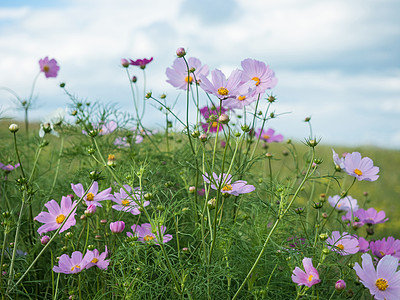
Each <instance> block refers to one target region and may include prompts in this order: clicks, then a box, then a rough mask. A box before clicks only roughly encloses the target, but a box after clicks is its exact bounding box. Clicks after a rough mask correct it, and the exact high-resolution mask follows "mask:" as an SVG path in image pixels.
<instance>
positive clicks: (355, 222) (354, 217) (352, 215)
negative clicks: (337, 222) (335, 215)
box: [342, 209, 365, 228]
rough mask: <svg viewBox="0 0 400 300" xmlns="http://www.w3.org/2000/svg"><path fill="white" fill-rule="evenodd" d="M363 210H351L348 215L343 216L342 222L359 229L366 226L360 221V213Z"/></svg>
mask: <svg viewBox="0 0 400 300" xmlns="http://www.w3.org/2000/svg"><path fill="white" fill-rule="evenodd" d="M361 211H363V209H358V210H356V211H352V210H349V211H347V213H346V214H345V215H344V216H342V221H343V222H345V223H347V224H348V225H351V226H353V228H359V227H362V226H364V225H365V223H364V222H363V220H361V219H360V213H361Z"/></svg>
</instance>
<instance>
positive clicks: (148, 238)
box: [143, 234, 154, 242]
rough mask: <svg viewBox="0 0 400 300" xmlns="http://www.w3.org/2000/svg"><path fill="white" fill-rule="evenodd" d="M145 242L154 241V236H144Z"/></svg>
mask: <svg viewBox="0 0 400 300" xmlns="http://www.w3.org/2000/svg"><path fill="white" fill-rule="evenodd" d="M143 239H144V240H145V241H146V242H148V241H152V240H154V236H151V235H148V234H146V235H145V236H144V238H143Z"/></svg>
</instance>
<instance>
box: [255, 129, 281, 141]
mask: <svg viewBox="0 0 400 300" xmlns="http://www.w3.org/2000/svg"><path fill="white" fill-rule="evenodd" d="M256 137H257V138H258V137H260V139H262V140H263V141H265V142H266V143H272V142H282V141H283V135H282V134H275V130H273V129H272V128H268V130H266V131H264V130H261V128H260V129H258V130H257V132H256Z"/></svg>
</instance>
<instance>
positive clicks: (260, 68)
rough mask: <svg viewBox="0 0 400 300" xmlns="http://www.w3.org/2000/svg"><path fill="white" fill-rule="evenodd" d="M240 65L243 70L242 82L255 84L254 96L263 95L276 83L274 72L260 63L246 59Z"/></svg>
mask: <svg viewBox="0 0 400 300" xmlns="http://www.w3.org/2000/svg"><path fill="white" fill-rule="evenodd" d="M241 65H242V68H243V72H242V82H248V81H253V82H255V85H256V88H255V93H256V94H263V93H264V92H265V91H266V90H267V89H271V88H273V87H275V86H276V84H277V83H278V79H277V78H276V77H275V72H274V71H272V70H271V69H270V68H269V66H267V65H265V63H264V62H262V61H258V60H255V59H251V58H246V59H245V60H243V61H242V62H241Z"/></svg>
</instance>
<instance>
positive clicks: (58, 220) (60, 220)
mask: <svg viewBox="0 0 400 300" xmlns="http://www.w3.org/2000/svg"><path fill="white" fill-rule="evenodd" d="M64 220H65V216H64V215H63V214H61V215H58V216H57V218H56V222H57V224H61V223H62V222H64Z"/></svg>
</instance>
